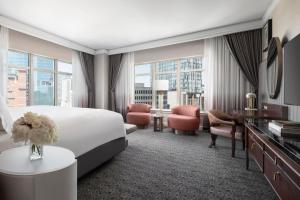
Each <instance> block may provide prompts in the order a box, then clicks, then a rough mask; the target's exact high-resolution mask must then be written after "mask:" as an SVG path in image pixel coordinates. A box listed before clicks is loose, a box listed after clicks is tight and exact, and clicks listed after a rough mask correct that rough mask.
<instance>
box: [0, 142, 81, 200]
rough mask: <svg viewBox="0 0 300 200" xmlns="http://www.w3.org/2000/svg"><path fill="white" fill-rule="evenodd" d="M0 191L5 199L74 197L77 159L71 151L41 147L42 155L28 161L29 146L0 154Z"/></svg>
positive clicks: (62, 198) (49, 199)
mask: <svg viewBox="0 0 300 200" xmlns="http://www.w3.org/2000/svg"><path fill="white" fill-rule="evenodd" d="M0 185H1V187H0V194H1V199H9V200H53V199H55V200H74V199H77V161H76V159H75V156H74V153H73V152H71V151H70V150H68V149H65V148H61V147H56V146H44V158H43V159H40V160H35V161H30V159H29V146H22V147H17V148H12V149H8V150H5V151H3V152H2V153H1V154H0Z"/></svg>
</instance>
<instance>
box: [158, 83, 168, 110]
mask: <svg viewBox="0 0 300 200" xmlns="http://www.w3.org/2000/svg"><path fill="white" fill-rule="evenodd" d="M155 90H156V91H157V93H158V95H159V96H158V103H159V114H162V109H163V95H164V92H165V91H168V90H169V81H168V80H155Z"/></svg>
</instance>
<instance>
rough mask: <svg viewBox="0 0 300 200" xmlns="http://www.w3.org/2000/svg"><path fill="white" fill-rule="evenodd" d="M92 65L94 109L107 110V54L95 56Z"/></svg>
mask: <svg viewBox="0 0 300 200" xmlns="http://www.w3.org/2000/svg"><path fill="white" fill-rule="evenodd" d="M94 64H95V90H96V91H95V92H96V108H102V109H108V69H109V56H108V55H107V54H97V55H95V60H94Z"/></svg>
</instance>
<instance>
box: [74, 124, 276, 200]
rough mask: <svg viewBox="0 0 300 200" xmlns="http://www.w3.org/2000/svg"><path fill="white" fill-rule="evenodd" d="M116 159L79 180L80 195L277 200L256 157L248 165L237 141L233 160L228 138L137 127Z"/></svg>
mask: <svg viewBox="0 0 300 200" xmlns="http://www.w3.org/2000/svg"><path fill="white" fill-rule="evenodd" d="M128 140H129V146H128V147H127V149H126V150H125V151H124V152H122V153H121V154H119V155H118V156H116V157H115V158H114V159H112V160H110V161H109V162H107V163H105V164H104V165H102V166H101V167H99V168H97V169H96V170H94V171H93V172H91V173H90V174H88V175H86V176H85V177H83V178H82V179H80V180H79V182H78V199H79V200H93V199H178V200H179V199H180V200H182V199H188V200H192V199H210V200H212V199H238V200H247V199H251V200H252V199H258V200H259V199H262V200H268V199H276V195H275V193H274V192H273V191H272V189H271V187H270V186H269V184H268V183H267V181H266V180H265V178H264V176H263V175H262V173H260V172H259V171H258V168H257V166H256V164H255V163H254V161H251V162H250V170H249V171H247V170H246V169H245V152H244V151H242V148H241V146H242V145H241V143H240V142H238V143H237V152H236V158H231V154H230V152H231V146H230V145H231V143H230V140H229V139H226V138H222V137H219V138H218V140H217V146H218V147H217V148H216V149H209V148H208V147H207V146H208V144H209V143H210V135H209V134H208V133H205V132H203V133H200V134H197V135H196V136H191V135H181V134H179V135H175V134H173V133H170V132H169V130H168V129H165V130H164V133H154V132H153V131H152V129H145V130H138V131H137V132H134V133H132V134H130V135H129V136H128Z"/></svg>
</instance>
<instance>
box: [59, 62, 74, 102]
mask: <svg viewBox="0 0 300 200" xmlns="http://www.w3.org/2000/svg"><path fill="white" fill-rule="evenodd" d="M57 71H58V74H57V105H60V106H67V107H71V106H72V65H71V64H70V63H65V62H62V61H58V62H57Z"/></svg>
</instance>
